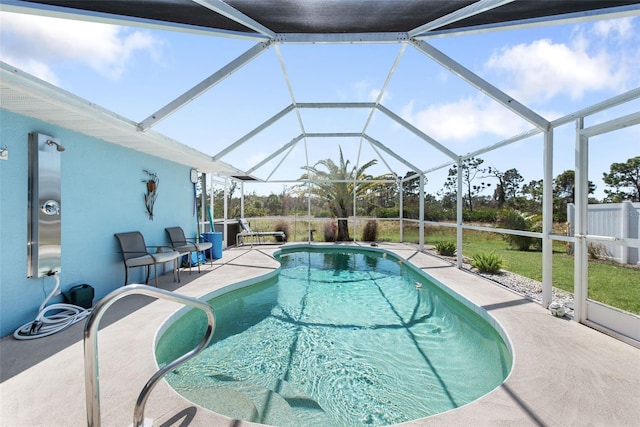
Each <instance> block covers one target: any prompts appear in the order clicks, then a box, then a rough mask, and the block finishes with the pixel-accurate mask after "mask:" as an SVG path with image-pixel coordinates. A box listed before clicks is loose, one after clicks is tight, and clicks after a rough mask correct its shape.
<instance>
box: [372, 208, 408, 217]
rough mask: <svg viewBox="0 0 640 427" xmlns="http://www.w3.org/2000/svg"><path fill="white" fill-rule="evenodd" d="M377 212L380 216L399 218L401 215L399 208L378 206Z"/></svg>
mask: <svg viewBox="0 0 640 427" xmlns="http://www.w3.org/2000/svg"><path fill="white" fill-rule="evenodd" d="M375 214H376V216H377V217H378V218H398V217H400V210H399V209H398V208H378V209H376V211H375ZM405 215H406V212H405Z"/></svg>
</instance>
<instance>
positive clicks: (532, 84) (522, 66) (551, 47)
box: [486, 38, 627, 103]
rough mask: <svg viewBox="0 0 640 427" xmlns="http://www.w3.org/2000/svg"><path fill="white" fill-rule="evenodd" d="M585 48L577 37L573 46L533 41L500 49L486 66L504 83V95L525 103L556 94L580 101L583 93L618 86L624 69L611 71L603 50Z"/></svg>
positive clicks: (584, 44)
mask: <svg viewBox="0 0 640 427" xmlns="http://www.w3.org/2000/svg"><path fill="white" fill-rule="evenodd" d="M587 47H588V43H586V42H585V41H584V39H581V38H580V39H576V44H575V46H568V45H566V44H563V43H553V42H552V41H551V40H548V39H544V40H536V41H534V42H532V43H530V44H518V45H515V46H511V47H508V48H504V49H502V50H501V51H500V52H499V53H496V54H494V55H492V57H491V58H490V59H489V61H487V63H486V66H487V68H488V69H489V70H493V71H496V72H498V74H499V75H500V76H501V77H502V78H504V79H505V80H506V81H507V82H508V86H510V87H511V89H507V92H508V93H511V94H513V95H514V97H515V98H516V99H518V100H521V101H523V102H525V103H526V102H543V101H548V100H549V99H551V98H553V97H555V96H558V95H565V96H569V97H571V99H580V98H582V97H583V96H584V94H585V92H587V91H593V90H602V89H617V88H619V87H621V86H622V85H623V84H624V82H625V80H626V77H627V73H626V70H624V69H615V68H614V63H613V61H612V60H611V58H610V56H609V54H608V53H607V52H606V51H599V52H597V53H595V54H590V53H588V52H587Z"/></svg>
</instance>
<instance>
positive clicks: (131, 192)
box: [0, 109, 196, 336]
mask: <svg viewBox="0 0 640 427" xmlns="http://www.w3.org/2000/svg"><path fill="white" fill-rule="evenodd" d="M30 132H39V133H42V134H46V135H50V136H53V137H55V138H57V139H58V140H59V141H60V143H61V144H62V145H63V146H64V147H65V148H66V150H65V151H64V152H62V153H60V154H61V187H62V196H61V197H62V200H61V212H62V217H61V218H62V224H61V234H62V236H61V253H62V256H61V257H62V261H61V265H62V266H61V272H60V275H59V277H60V282H61V289H62V291H66V290H68V289H69V288H71V287H72V286H74V285H77V284H81V283H88V284H90V285H91V286H93V287H94V288H95V293H96V299H98V298H101V297H103V296H105V295H106V294H108V293H109V292H111V291H112V290H114V289H116V288H118V287H120V286H122V285H123V283H124V267H123V263H122V258H121V256H120V254H119V253H118V251H119V247H118V244H117V241H116V239H115V237H114V233H118V232H125V231H134V230H137V231H140V232H142V234H143V235H144V237H145V240H146V242H147V244H148V245H162V244H168V239H167V236H166V232H165V230H164V229H165V227H170V226H181V227H183V229H184V230H185V233H186V234H187V235H194V234H195V232H196V217H195V214H194V209H193V206H194V195H193V184H191V182H190V180H189V170H190V168H189V167H188V166H184V165H180V164H177V163H173V162H171V161H168V160H165V159H161V158H157V157H153V156H150V155H148V154H144V153H140V152H137V151H134V150H130V149H127V148H124V147H121V146H119V145H115V144H111V143H108V142H106V141H103V140H100V139H96V138H92V137H88V136H86V135H83V134H79V133H76V132H72V131H70V130H68V129H64V128H61V127H58V126H54V125H51V124H48V123H44V122H42V121H39V120H36V119H33V118H30V117H26V116H22V115H18V114H14V113H12V112H9V111H7V110H2V109H0V146H2V147H4V146H6V147H7V150H8V160H0V336H5V335H7V334H10V333H13V331H14V330H15V329H16V328H17V327H19V326H21V325H22V324H24V323H26V322H28V321H30V320H33V319H34V318H35V316H36V314H37V311H38V308H39V306H40V304H41V303H42V301H43V300H44V298H45V296H46V294H47V293H48V292H49V291H50V290H51V289H52V288H53V285H54V280H53V278H50V277H44V278H32V279H29V278H27V197H28V134H29V133H30ZM144 169H146V170H149V171H151V172H154V173H156V174H157V176H158V178H159V180H160V181H159V185H158V190H157V192H158V196H157V200H156V203H155V207H154V218H153V220H150V219H149V216H148V214H147V212H146V208H145V203H144V197H143V195H144V193H145V192H146V186H145V184H144V183H143V180H145V178H148V176H147V175H146V174H145V173H144V172H143V170H144ZM169 268H170V267H169V266H167V271H169V270H168V269H169ZM162 271H163V269H162V268H159V273H160V274H162ZM143 273H144V268H138V269H132V270H131V271H130V276H129V283H135V282H138V283H141V282H142V281H143V280H144V278H145V277H144V274H143ZM152 274H153V269H152ZM61 301H62V296H58V297H55V298H53V299H52V300H51V301H50V303H54V302H61Z"/></svg>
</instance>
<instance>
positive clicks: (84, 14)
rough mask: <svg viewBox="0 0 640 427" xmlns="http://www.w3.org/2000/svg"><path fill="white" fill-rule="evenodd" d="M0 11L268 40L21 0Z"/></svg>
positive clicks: (13, 0) (2, 4)
mask: <svg viewBox="0 0 640 427" xmlns="http://www.w3.org/2000/svg"><path fill="white" fill-rule="evenodd" d="M0 10H1V11H6V12H14V13H22V14H26V15H39V16H49V17H53V18H63V19H72V20H75V21H85V22H98V23H101V24H110V25H119V26H129V27H137V28H146V29H150V30H160V31H179V32H183V33H188V34H198V35H204V36H217V37H227V38H234V39H239V40H254V41H266V40H269V37H267V36H264V35H262V34H258V33H244V32H239V31H231V30H223V29H220V28H209V27H202V26H198V25H189V24H182V23H179V22H168V21H157V20H153V19H146V18H139V17H137V16H124V15H113V14H109V13H102V12H93V11H88V10H81V9H73V8H69V7H63V6H53V5H48V4H40V3H31V2H26V1H23V0H2V1H1V2H0Z"/></svg>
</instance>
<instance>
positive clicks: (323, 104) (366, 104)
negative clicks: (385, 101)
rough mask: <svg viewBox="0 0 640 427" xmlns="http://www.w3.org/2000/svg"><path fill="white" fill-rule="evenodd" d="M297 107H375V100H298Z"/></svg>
mask: <svg viewBox="0 0 640 427" xmlns="http://www.w3.org/2000/svg"><path fill="white" fill-rule="evenodd" d="M296 107H297V108H375V107H376V103H375V102H298V103H297V104H296Z"/></svg>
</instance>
